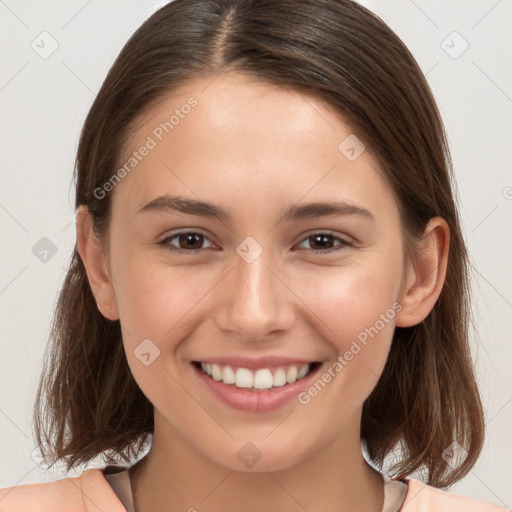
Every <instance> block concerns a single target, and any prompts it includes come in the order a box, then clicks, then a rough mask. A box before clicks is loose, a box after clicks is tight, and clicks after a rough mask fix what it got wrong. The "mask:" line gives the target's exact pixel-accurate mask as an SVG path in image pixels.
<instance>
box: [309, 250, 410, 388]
mask: <svg viewBox="0 0 512 512" xmlns="http://www.w3.org/2000/svg"><path fill="white" fill-rule="evenodd" d="M401 264H402V259H401V257H400V255H399V254H398V255H396V259H395V262H394V263H393V264H392V265H387V266H386V267H383V265H382V261H381V262H379V261H377V258H376V259H375V260H374V261H373V263H371V264H368V265H367V264H360V265H351V266H347V267H346V268H336V269H332V272H326V273H324V274H322V273H321V272H318V271H317V273H316V275H315V276H313V275H312V276H311V277H310V280H309V281H310V283H315V285H314V286H306V285H305V286H304V287H303V288H301V294H302V295H301V296H302V297H304V302H305V304H306V305H307V306H308V308H309V309H310V310H311V311H313V312H314V313H315V315H314V316H313V315H310V318H311V319H312V320H311V321H312V322H313V321H314V322H315V324H314V325H315V331H318V333H319V334H320V335H321V336H322V337H323V338H325V340H327V341H328V342H329V344H330V345H331V347H332V348H333V351H332V361H335V360H336V358H337V360H338V362H339V365H337V366H336V368H333V370H332V372H333V373H335V374H336V375H338V374H341V373H343V374H344V375H345V377H343V378H342V379H336V380H337V381H338V382H343V386H344V388H345V389H346V391H347V392H350V389H352V390H353V391H354V393H356V392H357V394H361V393H363V394H364V393H369V391H371V388H372V387H373V386H374V385H375V384H376V382H377V379H378V377H379V376H380V374H381V373H382V370H383V368H384V364H385V362H386V359H387V355H388V353H389V349H390V347H391V342H392V337H393V332H394V326H395V318H396V315H397V313H398V312H399V311H400V310H401V305H400V304H399V302H398V298H399V285H400V278H401ZM314 277H315V279H314V280H313V278H314ZM305 279H307V277H305ZM307 282H308V280H306V281H305V283H307ZM315 317H316V320H313V319H314V318H315ZM326 378H327V379H328V378H329V377H326ZM356 389H358V390H359V391H356Z"/></svg>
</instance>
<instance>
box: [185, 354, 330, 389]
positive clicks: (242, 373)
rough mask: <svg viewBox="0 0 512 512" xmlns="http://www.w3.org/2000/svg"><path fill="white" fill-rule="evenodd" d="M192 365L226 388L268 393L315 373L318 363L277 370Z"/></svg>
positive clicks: (194, 362)
mask: <svg viewBox="0 0 512 512" xmlns="http://www.w3.org/2000/svg"><path fill="white" fill-rule="evenodd" d="M192 364H193V365H194V366H195V367H196V368H198V369H199V370H200V371H201V372H202V373H204V374H205V375H207V376H208V377H210V378H212V379H213V380H216V381H218V382H223V383H224V384H226V385H228V386H232V387H235V388H239V389H245V390H247V391H270V390H272V389H275V388H279V387H283V386H287V385H289V384H293V383H294V382H297V381H298V380H301V379H303V378H304V377H306V376H307V375H309V374H310V373H311V372H313V371H315V370H316V369H317V368H318V366H319V365H320V364H321V363H320V362H312V363H305V364H288V365H282V366H278V367H277V368H259V369H258V370H254V371H253V370H250V369H248V368H243V367H236V366H233V365H223V364H211V363H204V362H200V361H193V362H192Z"/></svg>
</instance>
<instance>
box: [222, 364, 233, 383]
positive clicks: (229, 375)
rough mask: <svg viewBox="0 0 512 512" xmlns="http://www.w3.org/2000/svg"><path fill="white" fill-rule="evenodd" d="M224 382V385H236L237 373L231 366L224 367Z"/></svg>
mask: <svg viewBox="0 0 512 512" xmlns="http://www.w3.org/2000/svg"><path fill="white" fill-rule="evenodd" d="M222 380H223V381H224V384H235V382H236V378H235V372H234V371H233V368H231V366H224V370H223V371H222Z"/></svg>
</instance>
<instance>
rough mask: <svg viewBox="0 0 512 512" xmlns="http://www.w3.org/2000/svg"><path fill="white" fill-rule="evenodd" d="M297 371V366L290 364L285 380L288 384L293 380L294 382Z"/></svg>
mask: <svg viewBox="0 0 512 512" xmlns="http://www.w3.org/2000/svg"><path fill="white" fill-rule="evenodd" d="M298 373H299V371H298V370H297V367H296V366H292V367H291V368H290V369H289V370H288V373H287V374H286V382H288V384H292V383H293V382H295V381H296V380H297V375H298Z"/></svg>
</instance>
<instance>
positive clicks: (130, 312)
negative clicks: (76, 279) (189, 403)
mask: <svg viewBox="0 0 512 512" xmlns="http://www.w3.org/2000/svg"><path fill="white" fill-rule="evenodd" d="M207 273H208V271H207V270H206V269H200V267H199V266H197V267H195V269H194V270H192V271H191V269H190V268H185V267H183V268H180V267H179V266H177V267H170V266H166V265H162V262H161V261H158V262H156V261H155V262H152V261H151V259H150V258H147V256H145V257H142V255H141V256H140V257H137V255H132V256H131V257H130V258H125V260H124V262H123V263H122V264H120V265H118V267H117V275H118V276H119V278H118V279H117V280H116V286H115V288H116V301H117V304H118V309H119V314H120V320H121V324H122V325H123V328H124V329H123V338H124V341H125V344H126V345H127V348H131V349H132V350H133V349H135V347H136V346H137V345H138V344H139V343H141V341H142V340H144V339H150V340H152V341H153V342H154V343H155V344H156V345H157V346H158V347H160V348H161V349H163V348H164V347H165V350H166V351H168V350H171V351H172V350H173V349H174V348H175V346H176V345H178V344H179V342H180V341H181V339H182V338H183V337H184V336H186V332H185V330H186V331H187V332H188V331H190V329H191V324H190V323H191V322H193V321H194V318H195V315H194V312H195V308H197V307H198V306H199V307H200V303H201V301H202V300H203V299H204V298H205V297H206V296H207V295H208V293H209V291H210V289H211V288H212V284H211V281H212V279H211V276H210V277H208V275H207Z"/></svg>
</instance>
